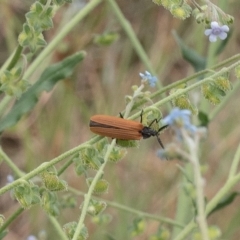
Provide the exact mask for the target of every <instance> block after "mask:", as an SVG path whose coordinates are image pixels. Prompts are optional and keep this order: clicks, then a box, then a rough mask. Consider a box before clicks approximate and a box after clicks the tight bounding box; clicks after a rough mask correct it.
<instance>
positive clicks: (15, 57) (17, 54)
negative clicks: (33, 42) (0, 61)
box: [7, 45, 23, 70]
mask: <svg viewBox="0 0 240 240" xmlns="http://www.w3.org/2000/svg"><path fill="white" fill-rule="evenodd" d="M22 50H23V47H22V46H21V45H18V47H17V49H16V51H15V53H14V55H13V57H12V60H11V62H10V63H9V65H8V67H7V70H11V69H12V68H13V67H14V66H15V65H16V63H17V62H18V60H19V58H20V56H21V53H22Z"/></svg>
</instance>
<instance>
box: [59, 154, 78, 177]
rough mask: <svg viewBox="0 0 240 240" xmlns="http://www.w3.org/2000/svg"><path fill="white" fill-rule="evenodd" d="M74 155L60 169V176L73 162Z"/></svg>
mask: <svg viewBox="0 0 240 240" xmlns="http://www.w3.org/2000/svg"><path fill="white" fill-rule="evenodd" d="M74 157H75V156H74ZM74 157H72V158H71V159H69V160H68V161H67V162H66V163H64V165H63V166H62V167H61V168H60V169H59V170H58V172H57V175H58V176H60V175H61V174H62V173H64V171H65V170H66V169H67V168H68V167H69V166H70V165H71V164H72V162H73V159H74Z"/></svg>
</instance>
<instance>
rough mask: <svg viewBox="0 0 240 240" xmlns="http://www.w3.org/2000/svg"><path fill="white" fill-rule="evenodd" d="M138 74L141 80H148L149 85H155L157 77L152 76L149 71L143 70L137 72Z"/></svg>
mask: <svg viewBox="0 0 240 240" xmlns="http://www.w3.org/2000/svg"><path fill="white" fill-rule="evenodd" d="M139 76H140V77H141V78H142V80H143V81H148V84H149V85H150V87H155V86H156V82H157V77H155V76H152V74H151V73H150V72H148V71H145V73H139Z"/></svg>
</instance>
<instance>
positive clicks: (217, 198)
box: [174, 173, 240, 240]
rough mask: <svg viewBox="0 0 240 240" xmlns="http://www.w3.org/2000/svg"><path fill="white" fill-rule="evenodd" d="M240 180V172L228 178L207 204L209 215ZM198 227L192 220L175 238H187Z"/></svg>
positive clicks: (175, 239) (176, 239)
mask: <svg viewBox="0 0 240 240" xmlns="http://www.w3.org/2000/svg"><path fill="white" fill-rule="evenodd" d="M239 181H240V173H238V174H237V175H235V176H234V177H232V178H230V179H228V180H227V182H226V183H225V184H224V186H223V187H222V188H221V189H220V190H219V191H218V192H217V194H216V195H215V196H214V197H213V198H212V199H211V200H210V201H209V203H208V204H207V205H206V211H205V214H206V215H208V214H209V213H210V212H211V211H212V210H213V209H214V208H215V207H216V206H217V204H218V203H219V202H220V201H221V200H222V199H223V198H224V196H226V194H228V193H229V191H230V190H231V189H232V188H233V187H234V186H235V185H236V184H237V183H238V182H239ZM195 227H196V223H195V221H194V220H192V221H191V222H190V223H189V224H187V226H186V227H185V228H184V229H183V230H182V231H181V232H180V233H179V235H178V236H177V237H176V238H174V240H185V239H186V236H187V235H188V234H189V233H190V232H191V231H192V230H193V229H194V228H195Z"/></svg>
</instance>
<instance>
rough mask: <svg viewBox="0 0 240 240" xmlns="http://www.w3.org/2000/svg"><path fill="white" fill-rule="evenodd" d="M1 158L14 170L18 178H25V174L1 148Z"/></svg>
mask: <svg viewBox="0 0 240 240" xmlns="http://www.w3.org/2000/svg"><path fill="white" fill-rule="evenodd" d="M0 158H2V159H3V160H4V162H5V163H6V164H7V165H8V166H9V167H10V168H11V169H12V171H13V172H14V174H15V175H16V176H17V177H23V176H24V172H22V171H21V170H20V169H19V168H18V167H17V166H16V165H15V164H14V163H13V161H12V160H11V159H10V158H9V157H8V156H7V154H6V153H5V152H4V151H3V150H2V148H1V147H0Z"/></svg>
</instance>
